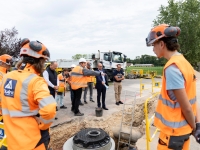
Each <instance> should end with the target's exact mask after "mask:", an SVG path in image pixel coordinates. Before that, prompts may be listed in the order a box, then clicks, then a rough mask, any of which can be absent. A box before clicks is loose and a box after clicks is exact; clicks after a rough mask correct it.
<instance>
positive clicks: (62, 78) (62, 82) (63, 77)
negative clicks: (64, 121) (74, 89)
mask: <svg viewBox="0 0 200 150" xmlns="http://www.w3.org/2000/svg"><path fill="white" fill-rule="evenodd" d="M67 75H68V69H65V68H64V69H63V70H62V73H60V74H59V75H58V81H59V86H58V90H57V95H56V102H57V105H59V104H58V103H59V100H60V109H66V108H67V107H66V106H65V105H64V104H63V99H64V96H65V91H66V81H67Z"/></svg>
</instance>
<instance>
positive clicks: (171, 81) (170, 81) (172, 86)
mask: <svg viewBox="0 0 200 150" xmlns="http://www.w3.org/2000/svg"><path fill="white" fill-rule="evenodd" d="M165 77H166V89H167V94H168V96H169V98H170V99H171V100H176V97H175V95H174V92H173V90H177V89H184V88H185V80H184V77H183V74H182V73H181V71H180V70H179V69H178V67H177V66H176V65H175V64H172V65H170V66H169V67H167V68H166V69H165Z"/></svg>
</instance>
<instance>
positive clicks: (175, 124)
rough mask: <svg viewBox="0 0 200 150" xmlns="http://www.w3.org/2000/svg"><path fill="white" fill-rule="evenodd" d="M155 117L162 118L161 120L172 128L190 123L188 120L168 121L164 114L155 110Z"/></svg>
mask: <svg viewBox="0 0 200 150" xmlns="http://www.w3.org/2000/svg"><path fill="white" fill-rule="evenodd" d="M155 117H156V118H159V119H160V120H161V122H162V123H163V124H164V125H166V126H168V127H171V128H180V127H183V126H185V125H188V123H187V121H186V120H183V121H180V122H170V121H167V120H166V119H165V118H163V116H162V115H161V114H159V113H158V112H155Z"/></svg>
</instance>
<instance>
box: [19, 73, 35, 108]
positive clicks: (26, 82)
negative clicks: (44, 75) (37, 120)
mask: <svg viewBox="0 0 200 150" xmlns="http://www.w3.org/2000/svg"><path fill="white" fill-rule="evenodd" d="M36 76H37V75H36V74H31V75H30V76H28V78H26V79H25V80H24V81H23V82H22V89H21V92H20V101H21V106H22V110H21V111H22V112H30V107H29V104H28V99H27V98H28V85H29V83H30V81H31V80H32V79H33V78H34V77H36Z"/></svg>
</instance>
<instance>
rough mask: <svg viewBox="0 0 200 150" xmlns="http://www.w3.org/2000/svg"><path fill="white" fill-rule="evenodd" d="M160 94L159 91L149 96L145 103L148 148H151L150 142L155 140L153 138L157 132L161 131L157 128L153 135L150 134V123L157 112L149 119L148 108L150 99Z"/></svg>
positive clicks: (148, 149)
mask: <svg viewBox="0 0 200 150" xmlns="http://www.w3.org/2000/svg"><path fill="white" fill-rule="evenodd" d="M158 95H159V92H157V93H155V94H154V95H152V96H151V97H149V98H147V99H146V101H145V103H144V113H145V123H146V144H147V146H146V147H147V150H150V142H151V141H152V140H153V138H154V137H155V135H156V133H157V132H158V131H159V129H156V130H155V131H154V133H153V135H152V136H151V135H150V124H151V121H152V120H153V118H154V116H155V114H154V115H153V116H152V117H151V118H150V119H149V118H148V108H147V104H148V101H149V100H150V99H152V98H154V97H156V96H158Z"/></svg>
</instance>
